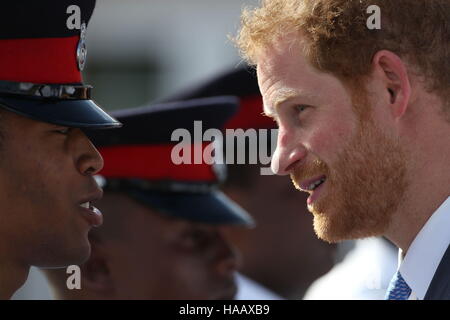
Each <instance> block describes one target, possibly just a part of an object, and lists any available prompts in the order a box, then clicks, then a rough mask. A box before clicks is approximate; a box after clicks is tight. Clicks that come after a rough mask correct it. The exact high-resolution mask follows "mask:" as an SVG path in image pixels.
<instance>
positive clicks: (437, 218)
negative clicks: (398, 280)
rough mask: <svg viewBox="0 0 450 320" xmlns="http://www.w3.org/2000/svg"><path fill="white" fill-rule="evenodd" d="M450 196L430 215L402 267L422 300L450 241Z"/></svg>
mask: <svg viewBox="0 0 450 320" xmlns="http://www.w3.org/2000/svg"><path fill="white" fill-rule="evenodd" d="M449 229H450V197H448V198H447V200H445V201H444V203H442V205H441V206H440V207H439V208H438V209H437V210H436V211H435V212H434V213H433V215H432V216H431V217H430V218H429V219H428V221H427V222H426V223H425V225H424V226H423V228H422V229H421V230H420V232H419V233H418V234H417V236H416V237H415V238H414V241H413V242H412V243H411V245H410V247H409V249H408V252H407V253H406V256H405V257H404V259H403V261H401V258H400V257H401V255H402V252H401V250H400V252H399V271H400V273H401V275H402V276H403V278H404V279H405V281H406V283H407V284H408V285H409V287H410V288H411V291H412V292H413V294H415V296H416V297H417V298H418V299H421V300H423V299H424V297H425V294H426V293H427V290H428V287H429V286H430V283H431V280H432V279H433V276H434V273H435V272H436V269H437V267H438V266H439V263H440V262H441V259H442V257H443V255H444V253H445V251H446V250H447V248H448V246H449V244H450V232H449Z"/></svg>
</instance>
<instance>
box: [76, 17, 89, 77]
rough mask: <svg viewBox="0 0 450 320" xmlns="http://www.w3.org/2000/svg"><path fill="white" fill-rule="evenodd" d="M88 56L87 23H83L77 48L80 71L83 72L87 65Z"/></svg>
mask: <svg viewBox="0 0 450 320" xmlns="http://www.w3.org/2000/svg"><path fill="white" fill-rule="evenodd" d="M86 55H87V48H86V23H84V22H83V24H82V25H81V28H80V41H78V46H77V63H78V69H79V70H80V71H83V69H84V65H85V64H86Z"/></svg>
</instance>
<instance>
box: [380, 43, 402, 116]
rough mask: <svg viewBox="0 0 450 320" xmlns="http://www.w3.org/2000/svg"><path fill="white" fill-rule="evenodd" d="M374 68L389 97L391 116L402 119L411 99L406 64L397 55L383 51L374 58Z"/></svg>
mask: <svg viewBox="0 0 450 320" xmlns="http://www.w3.org/2000/svg"><path fill="white" fill-rule="evenodd" d="M372 66H373V70H374V72H375V74H376V75H377V76H378V77H379V79H380V80H381V83H382V84H381V85H382V86H383V89H384V90H385V91H386V94H387V95H388V96H389V108H390V113H391V115H392V116H393V117H394V118H400V117H402V116H403V115H404V114H405V112H406V111H407V108H408V105H409V103H410V99H411V83H410V80H409V76H408V72H407V70H406V65H405V62H404V61H403V60H402V59H401V58H400V57H399V56H398V55H396V54H395V53H393V52H391V51H388V50H381V51H378V52H377V53H376V54H375V56H374V57H373V60H372Z"/></svg>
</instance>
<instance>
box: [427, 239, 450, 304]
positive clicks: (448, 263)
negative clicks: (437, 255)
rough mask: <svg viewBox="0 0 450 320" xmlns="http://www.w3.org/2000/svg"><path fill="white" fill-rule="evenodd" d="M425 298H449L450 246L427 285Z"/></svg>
mask: <svg viewBox="0 0 450 320" xmlns="http://www.w3.org/2000/svg"><path fill="white" fill-rule="evenodd" d="M424 299H425V300H449V299H450V246H448V248H447V251H446V252H445V254H444V256H443V257H442V259H441V262H440V263H439V266H438V268H437V270H436V273H435V274H434V277H433V280H432V281H431V284H430V286H429V287H428V291H427V294H426V295H425V298H424Z"/></svg>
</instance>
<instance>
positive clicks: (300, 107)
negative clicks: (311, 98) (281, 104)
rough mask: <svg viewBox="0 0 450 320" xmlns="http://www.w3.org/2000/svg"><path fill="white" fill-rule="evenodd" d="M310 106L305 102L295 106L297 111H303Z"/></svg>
mask: <svg viewBox="0 0 450 320" xmlns="http://www.w3.org/2000/svg"><path fill="white" fill-rule="evenodd" d="M307 108H308V106H306V105H304V104H299V105H296V106H295V110H296V111H297V112H303V111H305V110H306V109H307Z"/></svg>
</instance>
